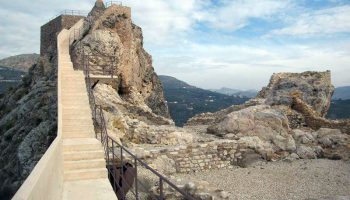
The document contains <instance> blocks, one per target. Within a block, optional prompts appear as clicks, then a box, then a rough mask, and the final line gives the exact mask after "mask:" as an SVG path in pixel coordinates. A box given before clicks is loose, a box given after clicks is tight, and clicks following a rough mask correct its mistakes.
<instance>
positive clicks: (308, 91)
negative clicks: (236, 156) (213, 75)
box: [187, 71, 350, 160]
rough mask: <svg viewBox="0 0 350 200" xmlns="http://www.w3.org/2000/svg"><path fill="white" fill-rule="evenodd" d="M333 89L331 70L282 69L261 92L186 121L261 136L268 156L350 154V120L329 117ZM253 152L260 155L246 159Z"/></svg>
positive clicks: (226, 134)
mask: <svg viewBox="0 0 350 200" xmlns="http://www.w3.org/2000/svg"><path fill="white" fill-rule="evenodd" d="M333 89H334V88H333V86H332V84H331V81H330V72H329V71H326V72H304V73H300V74H297V73H277V74H274V75H273V76H272V78H271V80H270V83H269V85H268V86H267V87H265V88H263V89H262V91H260V93H259V95H258V96H257V97H256V98H254V99H252V100H250V101H248V102H246V103H245V104H243V105H235V106H231V107H229V108H226V109H224V110H221V111H219V112H216V113H203V114H200V115H197V116H195V117H193V118H192V119H190V120H189V121H188V122H187V125H188V127H196V126H199V125H200V126H205V127H207V131H206V132H207V133H209V134H213V135H216V136H218V137H222V138H226V139H231V140H238V141H240V140H247V141H250V139H249V138H252V137H256V138H258V140H260V141H261V142H262V143H265V144H268V145H265V147H260V148H259V149H260V150H257V149H255V148H252V149H253V150H254V151H255V153H258V154H260V155H261V157H263V158H265V159H267V160H274V159H282V158H284V159H295V158H303V159H310V158H329V159H344V160H347V159H349V158H350V157H349V153H348V152H349V150H350V141H349V139H350V136H349V133H350V130H349V129H350V123H349V121H348V120H336V121H332V120H328V119H325V118H324V116H325V114H326V113H327V111H328V108H329V105H330V101H331V96H332V93H333ZM248 146H249V145H248ZM253 146H254V145H253ZM260 146H261V145H260ZM262 149H264V150H262ZM247 152H249V151H247ZM268 155H269V156H268ZM249 157H253V158H255V157H256V156H255V154H254V152H253V153H252V154H247V155H243V158H242V159H241V160H245V159H248V160H251V159H249ZM258 157H259V156H257V158H258Z"/></svg>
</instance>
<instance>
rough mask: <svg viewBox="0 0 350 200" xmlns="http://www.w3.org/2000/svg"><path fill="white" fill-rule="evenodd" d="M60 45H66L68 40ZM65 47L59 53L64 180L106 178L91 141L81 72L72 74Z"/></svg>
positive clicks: (95, 143)
mask: <svg viewBox="0 0 350 200" xmlns="http://www.w3.org/2000/svg"><path fill="white" fill-rule="evenodd" d="M62 45H67V46H68V41H64V43H63V44H62ZM67 49H68V48H62V51H61V52H60V54H59V56H60V61H61V63H60V67H61V73H62V74H61V75H62V76H61V77H62V85H61V90H62V108H63V111H62V118H63V122H62V137H63V165H64V180H65V181H73V180H84V179H98V178H107V170H106V164H105V160H104V152H103V149H102V146H101V143H100V142H99V141H98V140H97V139H96V138H95V132H94V126H93V121H92V113H91V109H90V105H89V99H88V94H87V90H86V84H85V76H84V74H83V72H82V71H75V70H74V69H73V65H72V62H71V59H70V55H69V51H68V50H67Z"/></svg>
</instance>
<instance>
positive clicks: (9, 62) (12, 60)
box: [0, 53, 39, 72]
mask: <svg viewBox="0 0 350 200" xmlns="http://www.w3.org/2000/svg"><path fill="white" fill-rule="evenodd" d="M38 58H39V54H35V53H33V54H21V55H16V56H10V57H7V58H4V59H2V60H0V66H4V67H9V68H13V69H17V70H21V71H24V72H27V71H28V69H29V68H30V67H31V66H32V65H33V64H35V63H36V61H37V60H38Z"/></svg>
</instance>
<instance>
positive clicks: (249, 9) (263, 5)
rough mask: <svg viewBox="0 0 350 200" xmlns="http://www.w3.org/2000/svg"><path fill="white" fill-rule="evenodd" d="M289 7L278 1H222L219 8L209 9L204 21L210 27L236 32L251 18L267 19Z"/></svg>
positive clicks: (286, 2) (285, 3)
mask: <svg viewBox="0 0 350 200" xmlns="http://www.w3.org/2000/svg"><path fill="white" fill-rule="evenodd" d="M288 6H290V2H289V1H287V0H285V1H280V0H264V1H261V0H233V1H224V3H223V5H222V6H220V7H216V8H212V9H209V11H208V12H207V13H206V14H205V15H206V16H205V19H203V20H204V21H206V22H208V23H209V25H210V26H211V27H214V28H219V29H224V30H231V31H232V30H237V29H240V28H242V27H244V26H246V25H247V24H248V23H249V20H250V19H252V18H260V19H268V18H270V17H272V16H274V15H276V14H277V13H283V11H284V10H285V9H286V8H287V7H288Z"/></svg>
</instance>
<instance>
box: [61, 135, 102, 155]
mask: <svg viewBox="0 0 350 200" xmlns="http://www.w3.org/2000/svg"><path fill="white" fill-rule="evenodd" d="M101 149H102V144H101V142H100V141H98V140H97V139H95V138H75V139H64V140H63V152H72V151H95V150H96V151H97V150H101Z"/></svg>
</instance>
